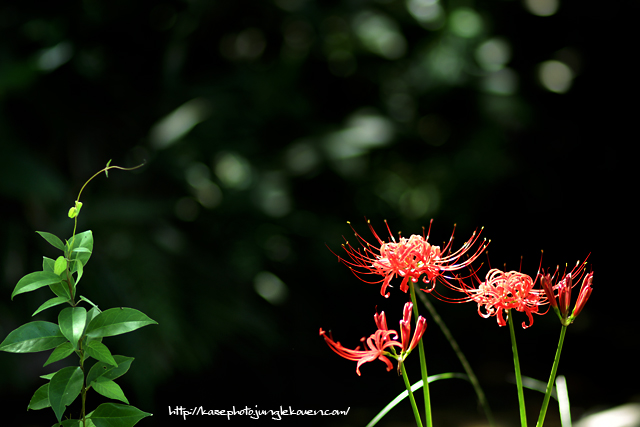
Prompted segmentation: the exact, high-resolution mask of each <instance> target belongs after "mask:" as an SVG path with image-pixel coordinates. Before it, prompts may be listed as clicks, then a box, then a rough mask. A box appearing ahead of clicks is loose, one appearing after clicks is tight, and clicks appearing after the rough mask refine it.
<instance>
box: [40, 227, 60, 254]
mask: <svg viewBox="0 0 640 427" xmlns="http://www.w3.org/2000/svg"><path fill="white" fill-rule="evenodd" d="M36 233H38V234H39V235H41V236H42V237H44V239H45V240H46V241H47V242H49V243H51V245H53V247H55V248H57V249H60V250H61V251H63V252H64V243H62V240H60V239H59V238H58V237H57V236H55V235H53V234H51V233H47V232H46V231H36Z"/></svg>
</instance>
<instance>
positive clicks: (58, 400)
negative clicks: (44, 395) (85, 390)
mask: <svg viewBox="0 0 640 427" xmlns="http://www.w3.org/2000/svg"><path fill="white" fill-rule="evenodd" d="M83 380H84V376H83V375H82V369H81V368H80V367H79V366H69V367H66V368H62V369H60V370H59V371H58V372H56V374H55V375H54V376H53V378H51V382H49V403H50V404H51V409H53V412H54V413H55V414H56V418H58V422H60V420H61V419H62V414H64V411H65V407H67V406H69V405H70V404H71V403H73V401H74V400H76V397H78V395H79V394H80V391H81V390H82V382H83Z"/></svg>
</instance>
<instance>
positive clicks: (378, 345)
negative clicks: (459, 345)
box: [320, 302, 427, 375]
mask: <svg viewBox="0 0 640 427" xmlns="http://www.w3.org/2000/svg"><path fill="white" fill-rule="evenodd" d="M412 308H413V304H411V303H410V302H408V303H407V304H405V308H404V316H403V319H402V320H401V321H400V331H401V342H400V341H397V339H398V333H397V332H396V331H394V330H389V329H387V320H386V317H385V314H384V311H383V312H381V313H380V314H378V313H376V314H375V315H374V320H375V322H376V326H377V327H378V330H377V331H376V332H375V333H374V334H373V335H371V336H370V337H369V338H367V339H366V340H365V338H362V339H361V341H362V344H363V348H364V350H360V347H359V346H358V347H356V348H355V350H350V349H348V348H345V347H343V346H342V345H341V344H340V343H339V342H338V341H334V340H333V337H332V336H331V332H329V334H328V336H327V333H326V332H325V331H323V330H322V328H320V335H321V336H322V337H324V340H325V342H326V343H327V344H328V345H329V347H331V349H332V350H333V351H334V352H336V353H337V354H338V355H340V356H342V357H344V358H345V359H348V360H354V361H357V362H358V364H357V366H356V373H357V374H358V375H360V366H361V365H362V364H364V363H367V362H373V361H374V360H377V359H379V360H381V361H383V362H384V363H385V364H386V365H387V371H390V370H391V369H393V364H392V363H391V361H390V360H389V357H392V358H394V359H397V360H399V361H402V360H404V359H405V358H406V357H407V356H408V355H409V353H411V351H412V350H413V349H414V348H415V347H416V346H417V345H418V342H419V341H420V339H421V338H422V335H423V334H424V331H425V329H426V327H427V323H426V320H425V319H424V317H422V316H419V317H418V324H417V325H416V330H415V332H414V334H413V339H412V340H411V343H410V344H409V337H410V335H411V310H412ZM392 335H393V338H392ZM394 347H398V348H399V349H401V350H400V355H398V354H397V353H396V350H395V349H394Z"/></svg>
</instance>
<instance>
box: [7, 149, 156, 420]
mask: <svg viewBox="0 0 640 427" xmlns="http://www.w3.org/2000/svg"><path fill="white" fill-rule="evenodd" d="M110 163H111V160H109V162H108V163H107V165H106V167H105V168H104V169H102V170H100V171H99V172H97V173H96V174H95V175H93V176H92V177H91V178H89V180H88V181H87V182H86V183H85V184H84V185H83V186H82V188H81V189H80V193H79V194H78V198H77V199H76V201H75V204H74V206H73V207H72V208H71V209H70V210H69V214H68V215H69V218H72V219H74V227H73V234H72V235H71V238H70V239H69V240H66V241H64V242H63V241H62V240H61V239H60V238H58V237H57V236H55V235H53V234H51V233H47V232H43V231H38V232H37V233H38V234H39V235H40V236H42V237H43V238H44V239H45V240H46V241H47V242H49V243H50V244H51V245H52V246H53V247H55V248H56V249H58V250H60V251H61V252H62V255H60V256H58V257H57V258H56V259H55V260H54V259H51V258H47V257H44V259H43V263H42V271H36V272H33V273H29V274H27V275H26V276H24V277H23V278H22V279H20V281H18V284H17V285H16V286H15V288H14V290H13V292H12V293H11V299H12V300H13V298H14V297H15V296H16V295H19V294H22V293H25V292H31V291H35V290H37V289H40V288H44V287H48V288H49V289H50V290H51V292H53V294H54V295H55V296H54V297H53V298H51V299H49V300H47V301H46V302H44V303H43V304H42V305H41V306H40V307H38V309H37V310H36V311H35V312H34V313H33V314H32V317H33V316H35V315H36V314H39V313H41V312H43V311H44V310H47V309H49V308H52V307H55V306H58V305H62V304H68V305H69V306H68V307H65V308H63V309H62V310H61V311H60V313H58V323H52V322H46V321H41V320H36V321H33V322H29V323H26V324H24V325H22V326H20V327H18V328H17V329H15V330H14V331H12V332H10V333H9V335H7V337H6V338H5V339H4V341H2V343H1V344H0V350H2V351H6V352H10V353H33V352H39V351H47V350H51V349H53V351H52V352H51V355H50V356H49V358H48V359H47V361H46V362H45V364H44V366H47V365H49V364H51V363H53V362H57V361H59V360H62V359H65V358H67V357H68V356H71V355H72V354H75V355H76V356H77V357H78V362H79V363H78V366H67V367H65V368H62V369H60V370H58V371H56V372H52V373H50V374H47V375H43V376H42V377H41V378H43V379H45V380H47V383H46V384H44V385H43V386H41V387H40V388H38V389H37V390H36V392H35V393H34V394H33V397H32V398H31V401H30V402H29V405H28V407H27V409H34V410H38V409H44V408H49V407H50V408H51V409H52V410H53V412H54V414H55V416H56V418H57V420H58V422H57V423H56V424H54V427H56V426H63V427H72V426H73V427H78V426H83V427H115V426H118V427H129V426H133V425H135V424H136V423H137V422H138V421H140V420H141V419H143V418H145V417H148V416H150V415H152V414H150V413H147V412H143V411H141V410H140V409H138V408H136V407H134V406H131V405H129V401H128V400H127V398H126V397H125V395H124V393H123V391H122V389H121V388H120V386H119V385H118V384H117V383H116V382H115V381H114V380H115V379H117V378H118V377H120V376H122V375H124V374H125V373H126V372H127V371H128V370H129V367H130V366H131V363H132V362H133V357H126V356H119V355H112V354H111V351H110V350H109V348H108V347H107V346H106V345H105V344H103V343H102V339H103V338H105V337H110V336H114V335H120V334H124V333H127V332H131V331H134V330H136V329H139V328H141V327H143V326H147V325H151V324H157V322H155V321H154V320H152V319H150V318H149V317H148V316H147V315H145V314H144V313H142V312H140V311H138V310H135V309H133V308H126V307H116V308H111V309H108V310H104V311H102V310H100V308H98V306H97V305H96V304H94V303H93V302H91V301H90V300H89V299H88V298H86V297H84V296H82V295H77V292H76V291H77V285H78V283H79V282H80V280H81V279H82V276H83V274H84V270H85V267H86V265H87V262H88V261H89V259H90V257H91V254H92V252H93V234H92V233H91V231H90V230H88V231H84V232H81V233H78V234H76V228H77V225H78V214H79V213H80V209H81V208H82V203H81V202H80V196H81V194H82V190H84V188H85V187H86V185H87V184H88V183H89V182H90V181H91V180H92V179H93V178H95V177H96V176H98V175H99V174H100V173H102V172H104V173H105V175H106V176H107V177H108V176H109V175H108V171H109V170H110V169H120V170H133V169H137V168H139V167H141V166H142V165H139V166H136V167H134V168H123V167H120V166H110ZM76 297H77V298H76ZM82 303H84V304H85V305H87V308H85V307H82V306H80V304H82ZM89 359H95V362H94V363H93V364H92V365H91V366H90V367H89V366H87V365H88V362H89V361H90V360H89ZM90 389H93V390H95V391H96V392H97V393H98V394H101V395H103V396H105V397H107V398H109V399H114V400H117V401H120V402H123V403H103V404H101V405H99V406H98V407H97V408H96V409H95V410H93V411H91V412H89V413H86V406H85V405H86V398H87V392H88V391H89V390H90ZM79 396H80V398H81V402H82V409H81V413H80V418H79V419H65V420H64V421H63V420H62V416H63V415H64V412H65V410H66V408H67V406H69V405H71V404H72V403H73V402H74V401H75V400H76V399H77V398H78V397H79Z"/></svg>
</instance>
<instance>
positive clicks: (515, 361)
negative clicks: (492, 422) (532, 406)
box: [507, 310, 527, 427]
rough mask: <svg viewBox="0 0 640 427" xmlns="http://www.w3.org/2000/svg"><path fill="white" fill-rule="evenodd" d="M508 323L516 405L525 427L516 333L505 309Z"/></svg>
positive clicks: (525, 413)
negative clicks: (516, 397) (516, 388)
mask: <svg viewBox="0 0 640 427" xmlns="http://www.w3.org/2000/svg"><path fill="white" fill-rule="evenodd" d="M507 316H508V318H509V319H508V320H507V323H509V333H510V334H511V349H512V350H513V365H514V367H515V370H516V384H517V386H518V405H519V406H520V424H521V426H522V427H527V411H526V409H525V407H524V393H523V391H522V374H521V373H520V359H518V346H517V345H516V334H515V332H514V331H513V319H512V318H511V310H507Z"/></svg>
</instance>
